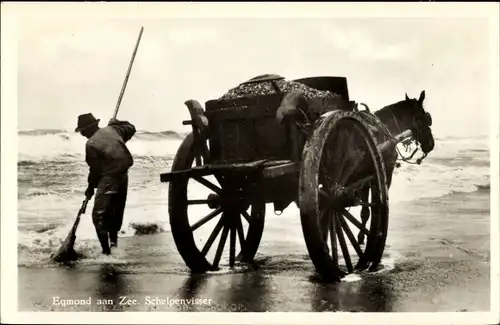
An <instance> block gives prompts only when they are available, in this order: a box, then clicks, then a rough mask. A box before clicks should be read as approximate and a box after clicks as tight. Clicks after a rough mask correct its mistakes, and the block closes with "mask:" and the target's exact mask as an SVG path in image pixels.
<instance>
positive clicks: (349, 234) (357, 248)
mask: <svg viewBox="0 0 500 325" xmlns="http://www.w3.org/2000/svg"><path fill="white" fill-rule="evenodd" d="M337 217H338V220H339V221H340V225H341V226H342V228H343V229H344V232H345V233H346V235H347V238H349V241H350V242H351V245H352V246H353V247H354V250H355V251H356V253H358V256H359V257H361V256H363V251H362V250H361V247H360V246H359V244H358V242H357V241H356V239H355V238H354V235H353V234H352V231H351V229H349V226H348V225H347V222H346V221H345V220H344V217H342V216H340V215H338V216H337Z"/></svg>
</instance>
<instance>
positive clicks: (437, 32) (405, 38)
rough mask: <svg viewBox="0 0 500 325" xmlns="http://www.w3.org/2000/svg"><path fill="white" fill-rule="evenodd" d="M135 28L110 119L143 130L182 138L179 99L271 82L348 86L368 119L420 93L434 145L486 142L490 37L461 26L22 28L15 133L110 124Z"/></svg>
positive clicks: (330, 21)
mask: <svg viewBox="0 0 500 325" xmlns="http://www.w3.org/2000/svg"><path fill="white" fill-rule="evenodd" d="M141 26H143V27H144V32H143V35H142V39H141V42H140V45H139V49H138V52H137V55H136V58H135V61H134V65H133V68H132V72H131V75H130V78H129V81H128V84H127V88H126V90H125V94H124V97H123V100H122V102H121V106H120V110H119V113H118V119H123V120H129V121H131V122H132V123H134V124H135V125H136V127H137V129H139V130H148V131H162V130H175V131H181V132H182V131H189V129H188V128H189V126H183V125H182V121H183V120H186V119H188V118H189V114H188V111H187V108H186V106H185V105H184V102H185V101H186V100H188V99H196V100H198V101H200V103H202V104H204V103H205V102H206V101H207V100H210V99H215V98H218V97H220V96H221V95H222V94H224V93H225V92H226V91H227V90H229V89H230V88H232V87H235V86H236V85H238V84H239V83H241V82H243V81H246V80H248V79H250V78H252V77H254V76H257V75H260V74H266V73H274V74H279V75H281V76H284V77H285V78H287V79H296V78H303V77H311V76H343V77H346V78H347V82H348V89H349V94H350V97H351V100H355V101H356V102H363V103H366V104H368V105H369V106H370V108H371V109H372V110H377V109H379V108H381V107H383V106H385V105H389V104H392V103H395V102H397V101H400V100H403V99H404V98H405V93H407V94H408V96H409V97H411V98H418V96H419V94H420V92H421V91H422V90H425V91H426V99H425V102H424V105H425V108H426V110H428V111H429V112H430V113H431V114H432V116H433V121H434V126H433V131H434V134H435V135H437V136H471V135H485V134H488V132H489V131H488V130H489V125H490V123H489V119H490V116H489V114H490V110H491V106H490V101H489V100H490V91H491V87H490V73H492V69H491V67H490V55H491V54H490V53H491V51H490V46H492V44H490V34H489V33H490V32H491V30H490V29H489V25H488V20H486V19H481V18H466V17H465V18H463V17H458V18H446V17H442V18H369V17H368V18H366V17H365V18H339V17H333V18H315V19H310V18H300V17H298V18H280V19H267V18H262V19H258V18H247V19H245V18H238V19H231V18H219V19H217V18H215V19H214V18H206V19H201V18H194V19H189V18H187V19H182V18H179V19H175V18H172V19H170V18H169V19H161V18H157V19H153V18H150V19H145V18H139V19H115V18H107V19H106V18H102V15H101V16H99V18H96V19H74V18H71V19H70V18H68V19H63V18H59V19H54V18H53V17H52V18H51V19H48V18H36V17H35V18H33V19H29V20H28V19H26V20H23V21H22V22H21V23H20V24H19V36H18V128H19V129H40V128H44V129H67V130H73V129H74V128H75V126H76V121H77V116H78V115H79V114H83V113H89V112H90V113H93V114H94V115H95V116H96V117H98V118H100V119H101V120H102V121H106V122H107V121H108V120H109V118H110V117H111V116H112V113H113V111H114V108H115V105H116V101H117V99H118V95H119V93H120V90H121V87H122V84H123V80H124V78H125V74H126V71H127V68H128V64H129V61H130V59H131V56H132V52H133V48H134V46H135V42H136V40H137V37H138V35H139V30H140V28H141ZM496 73H498V72H496ZM104 123H105V122H104ZM101 124H103V122H101Z"/></svg>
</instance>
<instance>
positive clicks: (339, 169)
mask: <svg viewBox="0 0 500 325" xmlns="http://www.w3.org/2000/svg"><path fill="white" fill-rule="evenodd" d="M344 135H345V132H344V133H342V137H339V139H338V140H341V139H342V140H343V139H345V137H344ZM347 137H348V138H347V141H337V144H338V143H339V142H340V145H339V146H338V147H339V149H338V152H340V153H341V157H340V159H341V160H340V164H339V166H335V174H334V176H333V181H334V182H336V183H339V184H342V182H341V178H342V175H344V168H345V166H346V163H347V160H348V155H347V154H346V152H347V150H348V149H349V148H350V147H352V145H351V144H352V133H349V134H348V135H347Z"/></svg>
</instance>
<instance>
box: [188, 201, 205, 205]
mask: <svg viewBox="0 0 500 325" xmlns="http://www.w3.org/2000/svg"><path fill="white" fill-rule="evenodd" d="M208 203H210V200H187V204H188V205H193V204H208Z"/></svg>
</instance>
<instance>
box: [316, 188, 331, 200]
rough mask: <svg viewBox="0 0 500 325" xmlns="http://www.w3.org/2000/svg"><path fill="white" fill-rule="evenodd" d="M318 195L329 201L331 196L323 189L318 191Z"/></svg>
mask: <svg viewBox="0 0 500 325" xmlns="http://www.w3.org/2000/svg"><path fill="white" fill-rule="evenodd" d="M318 193H319V194H320V195H321V196H323V197H324V198H325V199H329V198H330V196H329V195H328V193H327V192H326V191H325V190H324V189H323V188H320V189H319V190H318Z"/></svg>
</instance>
